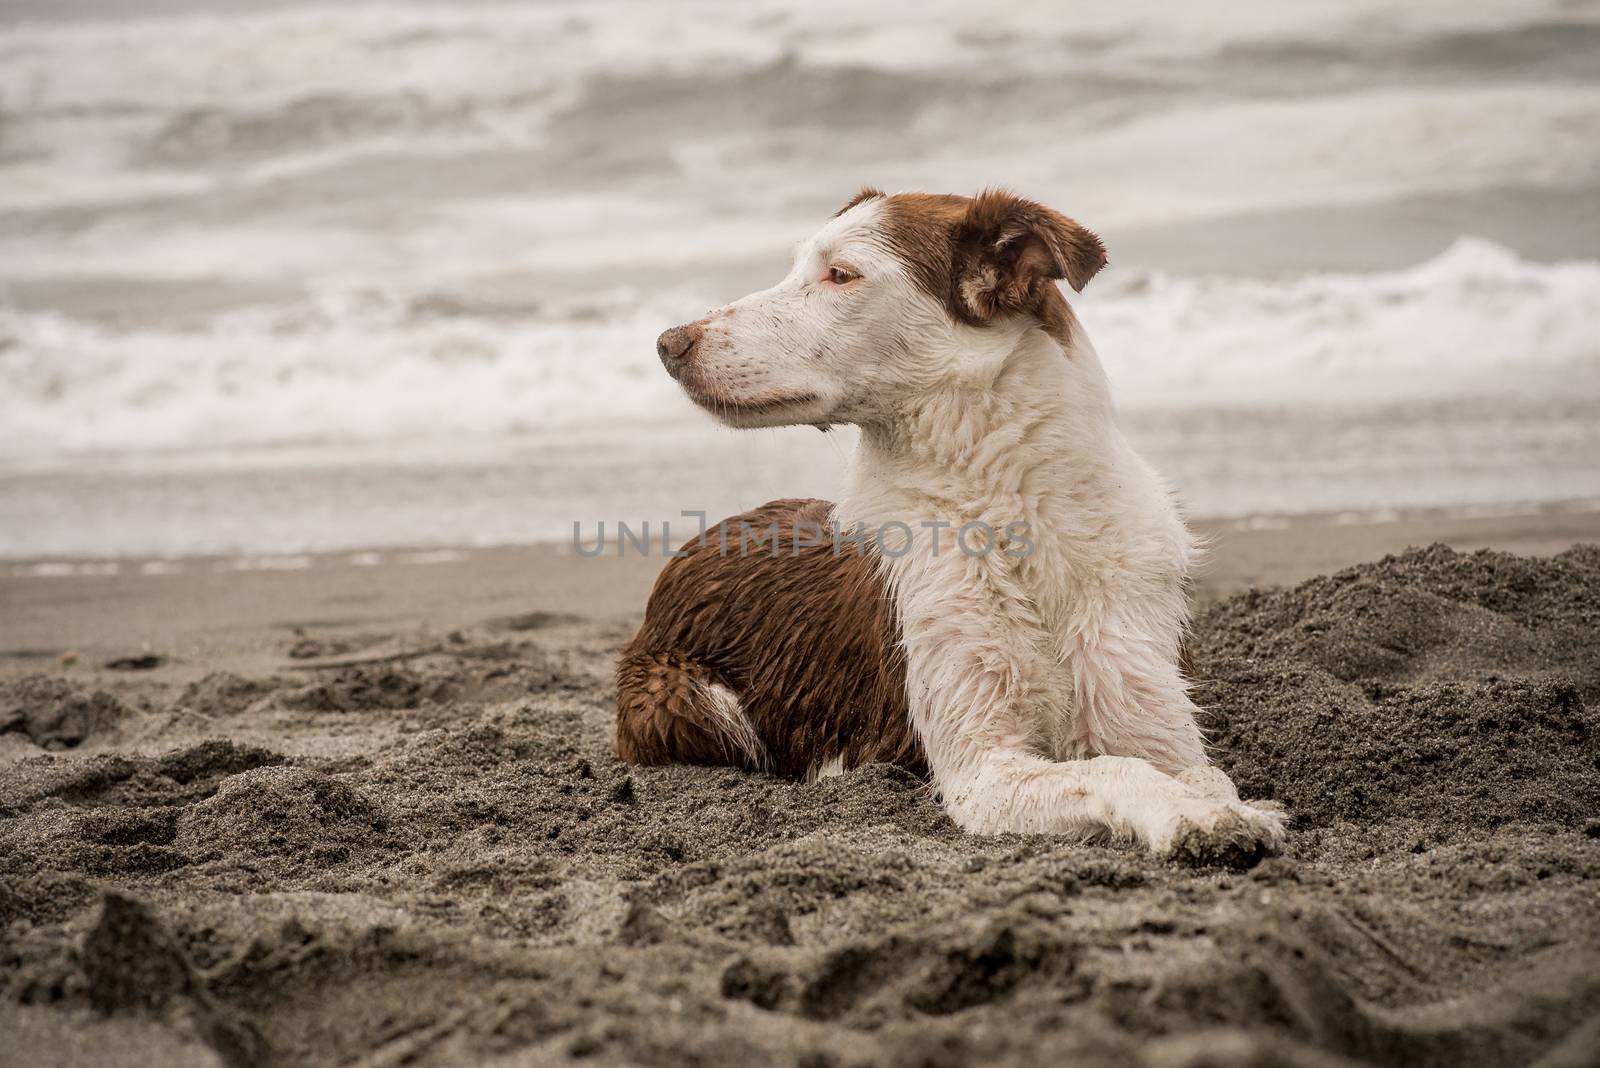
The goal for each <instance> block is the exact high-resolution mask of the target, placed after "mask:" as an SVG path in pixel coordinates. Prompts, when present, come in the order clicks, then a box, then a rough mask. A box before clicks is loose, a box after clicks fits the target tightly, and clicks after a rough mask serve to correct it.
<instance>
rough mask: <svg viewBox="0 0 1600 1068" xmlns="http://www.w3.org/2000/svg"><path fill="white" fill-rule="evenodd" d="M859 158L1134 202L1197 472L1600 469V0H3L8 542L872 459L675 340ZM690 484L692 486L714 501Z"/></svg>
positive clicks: (1122, 398)
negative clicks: (674, 355) (672, 337)
mask: <svg viewBox="0 0 1600 1068" xmlns="http://www.w3.org/2000/svg"><path fill="white" fill-rule="evenodd" d="M863 184H872V185H876V186H880V187H882V188H885V189H889V190H898V189H930V190H938V191H957V192H974V191H976V190H977V189H978V188H980V187H983V186H986V185H1005V186H1009V187H1011V188H1014V189H1015V190H1017V191H1018V192H1021V193H1023V194H1025V195H1027V196H1029V197H1032V198H1034V199H1036V200H1040V201H1043V202H1045V203H1048V204H1050V205H1052V206H1054V207H1057V208H1059V209H1061V210H1063V211H1065V212H1066V213H1067V214H1069V215H1072V216H1073V217H1075V218H1077V219H1078V220H1080V221H1081V222H1083V223H1085V224H1086V225H1089V226H1090V227H1092V228H1094V229H1096V230H1097V231H1099V232H1100V233H1101V234H1102V236H1103V237H1104V239H1105V242H1106V244H1107V246H1108V248H1109V250H1110V255H1111V266H1110V267H1109V268H1108V269H1107V270H1106V271H1105V272H1104V273H1103V274H1102V275H1101V276H1100V277H1099V278H1097V279H1096V280H1095V281H1094V282H1093V283H1092V284H1091V285H1090V286H1089V287H1088V289H1087V290H1086V291H1085V292H1084V293H1083V294H1081V295H1078V296H1074V297H1073V298H1072V299H1073V303H1074V306H1075V307H1076V308H1077V311H1078V314H1079V316H1080V318H1081V319H1082V320H1083V322H1084V324H1085V326H1086V328H1087V330H1088V332H1089V334H1090V336H1091V337H1092V338H1093V339H1094V341H1095V344H1096V347H1097V349H1098V350H1099V352H1100V354H1101V356H1102V358H1103V360H1104V362H1105V364H1106V366H1107V370H1108V372H1109V374H1110V375H1111V378H1112V384H1113V389H1114V392H1115V396H1116V397H1117V399H1118V402H1119V405H1120V409H1121V412H1122V417H1123V419H1124V422H1125V424H1126V426H1127V429H1128V432H1129V434H1130V435H1131V436H1132V438H1133V439H1134V441H1135V443H1136V444H1137V445H1138V446H1139V447H1140V448H1141V449H1142V450H1143V451H1144V452H1145V453H1146V455H1148V456H1149V457H1150V458H1151V459H1152V460H1153V461H1154V462H1155V463H1156V464H1157V466H1159V467H1161V468H1162V469H1163V470H1164V471H1166V472H1167V474H1168V475H1169V476H1170V477H1171V479H1172V481H1173V483H1174V484H1175V486H1176V487H1177V489H1178V491H1179V493H1180V494H1181V496H1182V497H1183V499H1184V502H1185V505H1186V507H1187V508H1188V510H1189V511H1190V512H1191V513H1192V514H1195V515H1199V516H1206V517H1257V518H1259V519H1261V520H1262V521H1271V520H1272V519H1273V518H1274V517H1293V516H1297V515H1303V514H1307V513H1347V514H1352V515H1375V514H1386V513H1390V512H1404V511H1407V510H1412V509H1424V508H1426V509H1445V510H1460V511H1485V510H1488V511H1494V510H1516V509H1524V508H1540V507H1548V506H1555V505H1559V506H1563V507H1567V506H1585V505H1584V502H1600V3H1594V2H1579V0H1519V2H1515V3H1510V2H1480V3H1474V4H1471V5H1465V4H1461V3H1458V2H1449V3H1444V2H1437V0H1424V2H1411V3H1404V4H1399V3H1376V2H1372V0H1341V2H1325V0H1316V2H1309V3H1298V4H1294V5H1261V4H1258V3H1243V2H1232V3H1205V4H1191V5H1173V4H1170V3H1154V2H1150V0H1136V2H1123V3H1119V4H1117V5H1112V6H1105V5H1061V4H1043V3H1038V4H1034V3H1015V4H1008V5H1004V6H996V7H993V9H984V6H983V5H971V4H957V3H945V2H934V3H920V4H870V3H851V4H812V5H805V6H792V5H780V4H759V3H733V2H728V3H677V4H664V3H648V2H645V0H609V2H588V3H554V2H539V3H526V4H515V5H502V4H490V3H474V4H465V5H463V4H455V5H443V4H440V5H436V6H435V5H428V4H422V3H404V4H385V5H362V4H325V5H321V6H319V5H314V4H296V3H289V2H272V3H262V2H257V3H247V2H244V0H233V2H230V3H217V2H200V0H193V2H184V0H120V2H109V0H99V2H93V0H70V2H68V0H49V2H47V0H29V2H16V0H10V2H0V382H3V388H0V557H4V558H10V559H13V560H47V559H53V558H69V557H70V558H95V559H99V558H120V557H139V556H182V555H187V554H196V553H207V554H210V553H222V554H227V553H240V554H244V553H288V552H308V551H324V550H340V549H354V548H360V547H384V546H420V547H428V546H471V545H488V544H511V543H523V542H532V541H547V540H565V539H569V538H570V537H571V536H572V530H573V524H574V523H578V524H580V526H581V527H582V528H583V529H584V530H585V531H588V532H592V531H593V530H594V529H595V526H596V524H597V523H598V522H600V521H605V522H607V523H608V525H609V524H613V523H615V522H617V521H619V520H620V521H629V522H633V523H638V522H642V521H646V520H649V521H652V524H653V525H656V524H658V523H659V521H660V520H662V519H674V518H675V517H677V516H679V514H680V512H683V511H694V510H705V511H707V512H709V513H710V514H711V515H712V516H713V517H716V516H719V515H723V514H728V513H731V512H733V511H736V510H738V509H741V508H745V507H749V506H751V505H753V504H756V503H759V502H761V501H763V500H766V499H769V498H772V497H778V496H800V495H817V496H829V495H832V494H834V493H836V492H837V490H838V486H839V482H840V477H841V472H842V469H843V466H844V462H845V459H846V457H847V456H848V453H849V448H850V441H851V439H850V435H849V433H848V432H841V433H835V434H831V435H827V436H823V435H819V434H818V433H817V432H816V431H815V430H812V429H809V428H808V429H795V430H774V431H756V432H750V431H737V432H736V431H732V430H727V429H723V428H720V427H718V426H716V425H714V424H712V423H711V422H710V421H709V419H708V417H706V416H704V415H703V414H701V413H699V412H698V411H697V410H695V409H694V408H693V407H692V406H691V405H690V404H689V403H688V401H687V400H685V399H684V398H682V397H681V396H680V395H679V393H678V392H677V389H676V387H675V386H674V384H673V383H672V382H671V381H670V380H668V379H667V377H666V376H665V374H663V373H662V371H661V369H660V367H659V365H658V364H657V362H656V358H655V354H654V351H653V342H654V338H655V336H656V334H657V333H658V332H659V331H660V330H662V329H663V328H665V327H666V326H670V325H673V324H676V323H680V322H684V321H686V320H689V319H692V318H695V317H697V316H698V315H700V314H701V313H702V312H704V311H705V310H706V309H708V308H711V307H714V306H717V305H720V304H722V303H724V302H726V301H728V300H731V299H734V298H736V297H738V296H741V295H743V294H744V293H746V292H748V291H750V290H752V289H756V288H761V287H764V286H766V285H769V284H771V283H772V282H774V281H776V280H777V279H778V278H779V277H781V275H782V274H783V273H784V271H785V267H786V261H787V255H788V249H789V248H790V247H791V246H792V245H793V243H794V242H795V241H797V240H798V239H800V238H802V237H804V236H805V235H806V234H807V233H809V232H810V231H811V230H812V229H814V228H815V227H816V226H817V225H818V224H819V223H820V222H821V221H822V220H823V219H825V218H826V217H827V216H828V215H829V214H830V213H831V212H832V211H833V210H834V209H835V208H837V207H838V206H839V205H840V204H841V203H843V202H844V201H845V200H846V199H848V197H849V196H850V195H851V194H852V193H853V192H854V191H855V189H856V188H857V187H859V186H861V185H863ZM675 525H676V524H675Z"/></svg>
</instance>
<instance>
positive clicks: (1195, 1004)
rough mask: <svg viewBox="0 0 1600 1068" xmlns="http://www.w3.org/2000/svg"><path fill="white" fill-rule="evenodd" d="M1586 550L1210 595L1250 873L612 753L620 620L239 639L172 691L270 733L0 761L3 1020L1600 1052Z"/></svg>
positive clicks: (267, 1035)
mask: <svg viewBox="0 0 1600 1068" xmlns="http://www.w3.org/2000/svg"><path fill="white" fill-rule="evenodd" d="M1597 566H1600V554H1597V553H1596V552H1595V551H1594V550H1592V549H1580V550H1574V551H1572V552H1569V553H1565V554H1563V555H1562V556H1560V557H1557V558H1555V559H1553V560H1524V559H1517V558H1512V557H1504V556H1497V555H1495V554H1478V555H1473V556H1462V555H1458V554H1455V553H1451V552H1449V551H1448V550H1444V549H1440V548H1434V549H1429V550H1423V551H1417V552H1412V553H1407V554H1405V555H1403V556H1399V557H1393V558H1390V559H1387V560H1383V561H1379V562H1377V563H1375V564H1371V565H1367V566H1364V567H1360V568H1354V569H1351V570H1349V571H1346V572H1342V573H1340V574H1338V575H1334V576H1330V577H1328V578H1325V579H1318V580H1315V581H1313V582H1310V583H1306V584H1304V585H1302V586H1300V587H1298V588H1296V589H1293V590H1286V591H1278V592H1269V593H1260V594H1253V595H1249V596H1246V597H1241V598H1236V599H1234V600H1232V601H1229V602H1226V603H1224V604H1221V605H1219V606H1217V607H1216V608H1215V609H1214V610H1213V611H1211V612H1209V613H1208V614H1207V615H1206V616H1205V617H1204V618H1202V619H1201V620H1199V622H1198V625H1197V628H1196V633H1195V642H1194V662H1195V665H1196V670H1197V675H1198V678H1199V682H1198V684H1197V688H1196V689H1197V695H1198V696H1199V698H1200V699H1201V700H1202V702H1203V703H1205V704H1206V705H1207V706H1209V707H1210V708H1212V709H1213V712H1212V713H1211V721H1212V727H1213V730H1214V736H1215V740H1216V742H1217V745H1218V757H1219V759H1220V760H1221V761H1222V762H1223V763H1225V764H1226V765H1227V766H1229V767H1230V768H1231V769H1232V770H1233V772H1234V774H1235V775H1236V776H1237V778H1238V779H1239V782H1240V785H1241V786H1242V787H1243V788H1244V790H1245V792H1246V793H1252V794H1256V795H1265V796H1271V797H1276V798H1278V799H1281V800H1284V801H1286V802H1287V803H1288V804H1289V806H1290V808H1291V810H1292V812H1293V813H1294V815H1295V818H1296V821H1297V822H1296V832H1295V833H1294V835H1293V836H1292V838H1291V844H1290V849H1291V853H1290V855H1288V856H1285V857H1279V858H1274V859H1271V860H1268V861H1267V862H1265V863H1263V864H1261V865H1260V866H1259V867H1257V868H1255V869H1254V870H1252V871H1251V872H1249V873H1248V874H1243V875H1241V874H1239V873H1234V872H1228V871H1224V870H1221V869H1211V870H1206V869H1200V870H1196V869H1192V868H1185V867H1181V866H1178V865H1171V864H1163V863H1157V862H1155V861H1153V860H1151V859H1149V858H1148V857H1145V856H1142V855H1140V854H1137V853H1134V852H1129V851H1125V850H1118V849H1114V848H1105V847H1093V846H1082V845H1075V844H1072V843H1069V842H1062V841H1059V840H1056V839H1052V838H1048V837H1043V836H1001V837H993V838H977V837H972V836H968V835H964V834H961V833H959V832H958V831H957V830H956V829H955V828H954V827H953V825H952V824H951V823H950V821H949V820H948V819H947V818H946V817H945V816H944V814H943V813H942V812H941V811H940V809H939V807H938V806H937V805H936V804H935V803H934V802H933V801H932V799H931V798H930V796H929V793H928V791H927V789H926V787H925V785H924V784H923V783H921V782H919V781H918V780H916V779H914V778H912V777H911V776H909V775H907V774H906V773H904V772H903V771H900V770H898V769H895V768H889V767H866V768H861V769H858V770H856V771H855V772H853V773H851V774H848V775H844V776H840V777H837V778H830V779H825V780H823V781H821V782H817V783H811V784H796V783H790V782H786V781H781V780H777V779H772V778H767V777H764V776H760V775H750V774H744V773H741V772H734V771H730V770H726V769H716V768H684V767H673V768H627V767H623V766H621V765H619V764H618V763H617V762H616V761H615V759H614V758H613V756H612V754H611V747H610V732H611V726H612V724H611V715H612V712H611V709H612V700H613V694H612V693H611V691H610V684H609V681H608V679H609V675H610V667H611V664H612V658H613V657H614V655H615V649H616V641H617V634H618V632H617V630H616V629H615V628H612V627H609V626H606V625H601V624H593V625H583V624H579V623H576V622H573V621H570V620H566V619H561V620H558V621H550V620H546V619H544V618H543V617H542V616H540V615H539V614H538V613H531V614H529V615H528V616H527V617H526V618H523V617H518V618H517V619H516V620H514V622H515V624H516V625H513V622H508V621H506V620H500V621H494V622H492V623H491V624H486V629H487V630H488V631H490V632H491V633H495V632H498V633H500V634H501V635H504V634H506V633H518V634H520V635H528V636H533V637H530V638H528V639H527V641H524V640H523V639H522V638H520V637H519V638H518V639H516V640H506V641H502V640H499V639H495V640H489V641H477V640H476V639H474V638H472V637H470V636H468V635H465V634H463V635H460V636H458V637H455V638H451V639H449V640H447V641H446V642H445V643H444V644H442V645H441V646H439V647H438V648H432V647H430V648H429V651H427V652H426V653H425V654H422V655H417V656H410V655H408V656H407V657H406V659H405V661H404V663H403V664H396V663H367V664H349V665H343V666H340V665H315V666H312V668H311V669H312V670H315V671H316V672H318V673H317V674H315V675H313V676H309V677H304V676H302V675H300V674H299V673H298V672H294V673H288V672H286V673H285V674H282V675H279V676H275V677H273V678H267V679H251V678H248V677H244V676H239V675H231V676H230V675H225V674H213V675H211V676H208V677H207V678H205V679H202V680H200V681H199V682H197V683H194V684H192V685H190V686H188V687H187V688H186V689H183V690H182V691H181V692H179V693H177V694H176V695H174V696H173V697H172V698H171V701H170V703H169V705H168V707H171V708H187V709H189V710H191V711H192V712H193V713H194V715H193V718H192V723H193V724H194V727H193V729H195V730H198V731H202V732H212V733H214V732H215V731H217V730H218V729H219V728H221V727H224V726H226V727H228V728H230V729H235V730H238V731H240V732H241V733H242V732H244V731H249V732H250V734H249V736H250V737H252V738H254V739H257V740H263V739H265V742H264V744H261V745H242V744H239V743H237V742H233V741H226V740H220V739H216V738H214V737H212V738H208V737H206V735H205V734H204V733H202V734H200V735H199V736H198V737H186V736H183V735H182V733H181V731H182V729H184V727H185V724H188V723H190V722H191V721H190V720H188V719H184V720H181V721H179V722H177V723H176V725H175V727H174V730H175V731H176V732H177V733H175V734H173V735H170V736H164V737H170V738H171V739H172V740H173V741H180V742H184V743H185V744H182V745H180V746H179V748H176V749H173V750H171V751H168V752H161V753H145V752H136V751H131V750H130V751H124V752H111V753H107V754H101V755H94V756H91V755H87V754H84V753H82V752H78V753H53V754H40V753H39V751H38V750H37V749H35V750H33V752H34V753H35V754H38V755H34V756H31V757H29V758H27V759H23V760H19V761H15V762H13V763H11V764H9V765H8V766H6V767H5V768H4V772H3V774H0V931H3V932H4V935H5V937H4V940H3V941H0V995H3V996H0V1001H4V1002H9V1004H0V1027H5V1026H7V1024H8V1023H14V1025H15V1028H16V1030H17V1033H19V1034H22V1035H24V1036H32V1037H25V1039H24V1041H32V1042H36V1043H37V1042H44V1043H47V1044H49V1045H51V1048H56V1047H57V1046H59V1047H60V1048H63V1049H64V1048H68V1047H69V1046H70V1043H67V1041H66V1037H65V1036H68V1035H72V1034H77V1033H78V1032H79V1030H81V1029H84V1028H87V1029H88V1030H87V1031H85V1032H84V1033H92V1034H94V1035H95V1036H96V1037H97V1039H99V1040H100V1041H101V1042H102V1044H104V1045H106V1046H108V1047H116V1048H121V1047H122V1046H123V1045H124V1044H138V1045H137V1046H136V1047H134V1046H132V1045H130V1047H129V1048H141V1049H150V1050H160V1051H161V1056H160V1058H159V1059H161V1060H163V1061H164V1062H171V1063H177V1062H179V1061H185V1062H190V1063H203V1062H205V1061H206V1058H207V1057H213V1056H214V1057H216V1058H219V1059H220V1060H221V1061H223V1062H225V1063H228V1064H231V1065H242V1064H260V1065H271V1064H295V1065H329V1066H331V1065H337V1064H345V1063H374V1064H380V1063H381V1064H415V1065H455V1064H471V1063H483V1062H488V1061H494V1060H495V1059H497V1058H503V1059H504V1061H503V1062H504V1063H541V1064H542V1063H566V1062H572V1061H585V1062H588V1063H603V1064H613V1063H615V1064H622V1063H645V1064H657V1065H671V1064H700V1065H707V1066H713V1068H716V1066H729V1068H732V1066H742V1065H747V1064H798V1065H807V1066H838V1068H844V1066H854V1065H867V1064H887V1065H902V1066H906V1068H912V1066H924V1065H951V1066H956V1065H968V1064H971V1065H978V1064H981V1065H985V1066H989V1065H1017V1066H1022V1065H1033V1064H1038V1063H1078V1064H1084V1065H1090V1066H1099V1065H1106V1066H1109V1065H1126V1064H1143V1065H1149V1066H1151V1068H1181V1066H1189V1068H1195V1066H1200V1065H1235V1064H1256V1065H1283V1066H1290V1068H1296V1066H1298V1068H1329V1066H1336V1065H1343V1066H1346V1068H1348V1066H1349V1065H1352V1064H1356V1065H1379V1066H1393V1068H1400V1066H1410V1065H1438V1066H1441V1068H1461V1066H1464V1065H1475V1064H1495V1065H1531V1064H1534V1063H1535V1062H1536V1061H1539V1058H1541V1057H1544V1056H1546V1055H1549V1056H1552V1057H1558V1056H1566V1057H1568V1058H1569V1062H1570V1063H1583V1062H1582V1061H1581V1059H1580V1060H1572V1058H1581V1056H1584V1055H1587V1054H1588V1052H1589V1050H1590V1049H1591V1048H1592V1038H1593V1036H1594V1034H1596V1033H1600V1032H1596V1030H1595V1028H1596V1026H1600V1025H1597V1024H1595V1023H1594V1022H1592V1021H1594V1020H1596V1019H1600V979H1597V977H1596V975H1595V972H1594V968H1593V961H1594V959H1595V958H1596V954H1597V953H1600V912H1597V910H1596V909H1595V907H1594V899H1595V888H1596V886H1600V822H1597V821H1596V820H1595V818H1594V813H1595V812H1596V811H1600V808H1597V806H1600V786H1597V770H1596V769H1597V766H1600V750H1597V744H1596V737H1597V735H1596V727H1597V725H1596V723H1595V722H1594V718H1593V713H1592V712H1590V711H1589V710H1588V707H1587V705H1586V702H1589V701H1592V700H1593V698H1594V687H1595V682H1596V678H1597V677H1600V671H1597V668H1596V662H1595V655H1596V653H1595V650H1596V648H1597V645H1600V640H1597V639H1600V615H1597V611H1596V610H1597V598H1600V583H1597V582H1596V581H1595V575H1596V568H1597ZM275 640H276V639H275ZM351 640H352V641H353V642H357V643H359V642H360V640H361V639H360V636H359V635H356V636H353V637H352V639H351ZM529 642H532V643H534V644H529ZM373 648H377V647H376V646H374V647H373ZM362 655H371V654H362ZM295 664H296V665H299V666H300V667H305V666H307V664H308V662H307V661H296V662H295ZM324 672H326V673H324ZM30 685H38V684H37V683H32V684H30ZM125 685H126V686H127V687H129V688H130V690H131V688H132V686H133V683H131V682H130V683H127V684H125ZM144 685H146V686H148V685H150V684H148V683H146V684H144ZM174 688H176V684H174ZM68 689H69V690H71V691H72V692H73V693H77V692H78V691H77V690H75V689H73V688H71V687H69V688H68ZM50 692H57V690H56V689H55V688H53V687H52V688H51V689H50ZM138 692H140V693H143V692H144V691H142V690H141V691H138ZM111 696H112V697H113V698H114V699H116V700H119V701H123V702H127V701H129V700H131V699H132V697H131V695H130V694H129V693H124V692H123V691H122V690H120V689H114V690H113V692H112V694H111ZM277 738H281V745H280V743H279V742H278V741H276V740H273V739H277ZM17 744H19V745H20V744H26V743H21V742H18V743H17ZM285 754H292V758H291V757H290V756H286V755H285ZM80 1046H81V1044H79V1045H78V1046H70V1048H74V1049H76V1048H80ZM19 1049H20V1051H21V1055H22V1056H23V1057H24V1058H27V1057H28V1056H29V1052H30V1051H29V1050H28V1049H27V1048H23V1047H19ZM1540 1063H1543V1062H1540ZM1551 1063H1556V1062H1551ZM1563 1063H1565V1062H1563Z"/></svg>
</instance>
